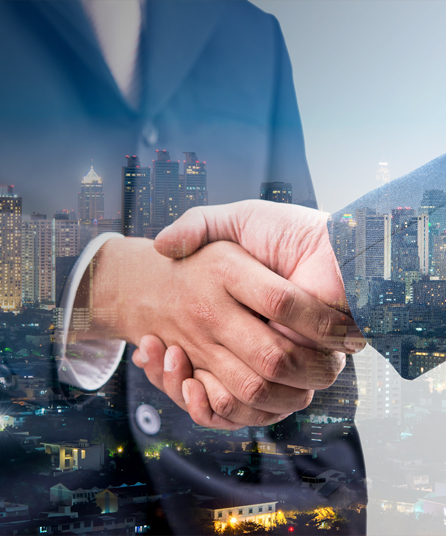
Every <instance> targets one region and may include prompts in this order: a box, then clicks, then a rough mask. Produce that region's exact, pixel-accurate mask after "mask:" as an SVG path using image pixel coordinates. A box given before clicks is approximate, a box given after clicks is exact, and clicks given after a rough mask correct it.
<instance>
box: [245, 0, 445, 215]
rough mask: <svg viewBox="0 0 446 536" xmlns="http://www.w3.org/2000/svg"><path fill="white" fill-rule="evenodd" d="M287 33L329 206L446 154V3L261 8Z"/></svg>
mask: <svg viewBox="0 0 446 536" xmlns="http://www.w3.org/2000/svg"><path fill="white" fill-rule="evenodd" d="M253 3H254V4H256V5H257V6H258V7H260V8H261V9H263V10H264V11H267V12H269V13H272V14H274V15H275V16H276V17H277V19H278V20H279V23H280V25H281V27H282V31H283V33H284V36H285V40H286V43H287V47H288V51H289V54H290V58H291V61H292V65H293V73H294V82H295V87H296V92H297V97H298V103H299V108H300V112H301V117H302V123H303V128H304V135H305V141H306V149H307V158H308V163H309V166H310V171H311V174H312V178H313V182H314V185H315V189H316V195H317V198H318V201H319V206H320V207H322V208H323V209H324V210H327V211H329V212H334V211H337V210H339V209H341V208H342V207H344V206H345V205H347V204H348V203H350V202H352V201H354V200H356V199H357V198H358V197H360V196H361V195H363V194H364V193H367V192H368V191H370V190H372V189H374V188H376V187H377V186H378V185H379V183H378V182H377V180H376V171H377V168H378V163H379V162H380V161H382V160H383V159H384V161H387V162H388V164H389V169H390V174H391V178H392V179H395V178H397V177H400V176H402V175H404V174H406V173H409V172H410V171H412V170H414V169H416V168H418V167H420V166H422V165H423V164H425V163H426V162H428V161H430V160H432V159H433V158H436V157H437V156H440V155H442V154H444V153H446V69H445V68H444V58H445V54H446V33H445V31H444V23H445V21H446V2H443V1H428V0H422V1H417V0H399V1H391V0H373V1H364V0H347V1H345V0H342V1H338V0H255V1H254V2H253Z"/></svg>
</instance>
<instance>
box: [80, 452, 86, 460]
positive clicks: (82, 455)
mask: <svg viewBox="0 0 446 536" xmlns="http://www.w3.org/2000/svg"><path fill="white" fill-rule="evenodd" d="M81 458H82V459H83V460H84V459H85V450H81Z"/></svg>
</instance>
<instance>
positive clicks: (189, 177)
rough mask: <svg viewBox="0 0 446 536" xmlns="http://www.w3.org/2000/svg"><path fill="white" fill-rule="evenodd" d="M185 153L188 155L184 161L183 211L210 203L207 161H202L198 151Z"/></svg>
mask: <svg viewBox="0 0 446 536" xmlns="http://www.w3.org/2000/svg"><path fill="white" fill-rule="evenodd" d="M183 154H184V155H185V157H186V160H184V161H183V181H184V188H185V191H184V193H185V206H184V210H182V211H181V212H184V211H186V210H187V209H189V208H192V207H202V206H205V205H207V204H208V192H207V175H206V162H200V161H199V160H198V158H197V153H194V152H185V153H183Z"/></svg>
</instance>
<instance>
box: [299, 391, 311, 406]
mask: <svg viewBox="0 0 446 536" xmlns="http://www.w3.org/2000/svg"><path fill="white" fill-rule="evenodd" d="M313 395H314V391H310V390H308V391H303V393H302V397H301V398H300V400H299V408H298V411H300V410H302V409H305V408H307V407H308V406H309V405H310V404H311V402H312V400H313Z"/></svg>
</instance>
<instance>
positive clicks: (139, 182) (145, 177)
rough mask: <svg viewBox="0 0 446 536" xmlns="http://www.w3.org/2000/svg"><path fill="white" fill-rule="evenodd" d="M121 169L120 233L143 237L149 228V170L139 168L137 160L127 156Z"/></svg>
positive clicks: (135, 157)
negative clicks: (125, 164)
mask: <svg viewBox="0 0 446 536" xmlns="http://www.w3.org/2000/svg"><path fill="white" fill-rule="evenodd" d="M126 158H127V166H126V167H123V168H122V189H123V192H122V233H123V234H124V235H125V236H140V237H143V236H145V231H146V229H147V228H148V227H149V226H150V216H151V207H150V201H151V182H150V168H149V167H141V165H140V163H139V158H138V157H137V156H135V155H133V156H128V155H126Z"/></svg>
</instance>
